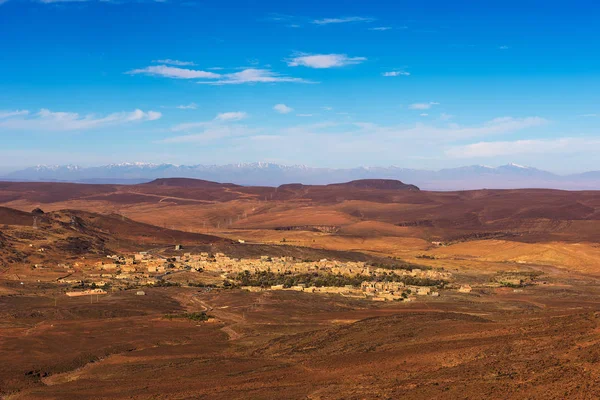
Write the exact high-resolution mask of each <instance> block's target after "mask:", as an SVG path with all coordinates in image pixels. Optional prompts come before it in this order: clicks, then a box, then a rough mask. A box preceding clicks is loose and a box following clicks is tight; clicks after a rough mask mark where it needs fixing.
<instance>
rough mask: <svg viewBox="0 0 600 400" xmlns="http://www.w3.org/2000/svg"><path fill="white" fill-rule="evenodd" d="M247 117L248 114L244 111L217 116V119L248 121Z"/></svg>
mask: <svg viewBox="0 0 600 400" xmlns="http://www.w3.org/2000/svg"><path fill="white" fill-rule="evenodd" d="M247 117H248V114H247V113H245V112H243V111H235V112H226V113H220V114H217V117H216V118H215V119H216V120H218V121H240V120H242V119H246V118H247Z"/></svg>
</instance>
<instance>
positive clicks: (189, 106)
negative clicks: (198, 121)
mask: <svg viewBox="0 0 600 400" xmlns="http://www.w3.org/2000/svg"><path fill="white" fill-rule="evenodd" d="M175 108H178V109H180V110H195V109H197V108H198V104H196V103H190V104H182V105H180V106H177V107H175Z"/></svg>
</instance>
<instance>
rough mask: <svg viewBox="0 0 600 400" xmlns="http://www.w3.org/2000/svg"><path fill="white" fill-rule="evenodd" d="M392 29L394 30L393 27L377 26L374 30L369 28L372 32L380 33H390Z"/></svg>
mask: <svg viewBox="0 0 600 400" xmlns="http://www.w3.org/2000/svg"><path fill="white" fill-rule="evenodd" d="M391 29H392V27H391V26H376V27H374V28H369V30H370V31H380V32H383V31H389V30H391Z"/></svg>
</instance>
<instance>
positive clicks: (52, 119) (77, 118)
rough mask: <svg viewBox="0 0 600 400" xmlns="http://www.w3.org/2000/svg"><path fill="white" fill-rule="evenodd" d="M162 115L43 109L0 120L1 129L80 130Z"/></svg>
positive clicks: (14, 114)
mask: <svg viewBox="0 0 600 400" xmlns="http://www.w3.org/2000/svg"><path fill="white" fill-rule="evenodd" d="M161 117H162V114H161V113H160V112H156V111H147V112H144V111H142V110H139V109H137V110H134V111H131V112H118V113H113V114H109V115H106V116H104V117H99V116H96V115H94V114H87V115H80V114H78V113H73V112H52V111H50V110H48V109H41V110H40V111H39V112H37V113H35V114H30V113H29V112H24V111H21V112H19V113H12V115H7V116H5V117H4V118H2V119H1V120H0V129H6V130H27V131H78V130H89V129H96V128H101V127H106V126H114V125H122V124H127V123H132V122H143V121H154V120H157V119H159V118H161Z"/></svg>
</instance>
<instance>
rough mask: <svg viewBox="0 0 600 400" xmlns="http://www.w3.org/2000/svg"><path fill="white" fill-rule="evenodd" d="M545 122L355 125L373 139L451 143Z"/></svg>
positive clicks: (537, 119) (509, 119) (499, 120)
mask: <svg viewBox="0 0 600 400" xmlns="http://www.w3.org/2000/svg"><path fill="white" fill-rule="evenodd" d="M547 123H548V121H547V120H545V119H544V118H540V117H527V118H512V117H503V118H496V119H493V120H491V121H488V122H486V123H484V124H483V125H480V126H471V127H463V126H460V125H458V124H451V125H449V126H448V127H445V128H439V127H436V126H430V125H424V124H422V123H419V124H416V125H415V126H414V127H412V128H406V127H396V126H389V127H386V126H379V125H377V124H372V123H355V124H354V125H355V126H357V127H358V128H360V131H361V132H362V133H364V134H370V135H374V136H375V137H382V138H383V137H394V138H405V139H407V138H417V139H421V140H426V139H435V140H442V141H453V140H460V139H468V138H473V137H481V136H490V135H498V134H503V133H509V132H516V131H520V130H523V129H527V128H534V127H539V126H543V125H546V124H547Z"/></svg>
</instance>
